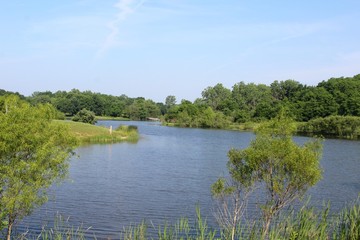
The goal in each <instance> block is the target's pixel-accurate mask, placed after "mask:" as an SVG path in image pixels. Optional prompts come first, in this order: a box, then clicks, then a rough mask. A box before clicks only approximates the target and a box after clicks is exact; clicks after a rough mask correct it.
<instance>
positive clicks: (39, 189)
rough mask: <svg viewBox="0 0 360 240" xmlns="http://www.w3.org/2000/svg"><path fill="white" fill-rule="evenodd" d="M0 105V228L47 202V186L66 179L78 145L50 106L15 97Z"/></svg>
mask: <svg viewBox="0 0 360 240" xmlns="http://www.w3.org/2000/svg"><path fill="white" fill-rule="evenodd" d="M0 102H3V104H2V105H1V108H0V217H2V218H1V219H0V227H1V223H6V226H5V227H7V239H8V240H10V238H11V232H12V227H13V224H14V223H15V222H16V221H17V220H20V219H22V218H23V217H25V216H27V215H29V214H30V213H31V212H32V211H33V209H34V208H36V207H38V206H40V205H42V204H43V203H44V202H46V201H47V194H46V189H47V188H48V187H49V186H50V185H51V184H52V183H53V182H54V181H57V180H61V179H63V178H64V177H65V176H66V174H67V170H68V161H67V160H68V158H69V157H70V156H71V153H72V149H73V147H74V146H75V144H76V141H75V139H74V138H73V137H72V136H71V135H70V134H69V132H68V129H67V128H66V127H65V126H63V125H60V124H58V123H57V122H54V121H53V120H52V119H53V117H54V116H55V115H56V110H55V109H54V108H53V107H52V106H51V105H48V104H47V105H38V106H30V105H29V104H28V103H26V102H23V101H21V100H20V99H19V98H18V97H16V96H9V97H6V98H4V99H2V100H1V101H0Z"/></svg>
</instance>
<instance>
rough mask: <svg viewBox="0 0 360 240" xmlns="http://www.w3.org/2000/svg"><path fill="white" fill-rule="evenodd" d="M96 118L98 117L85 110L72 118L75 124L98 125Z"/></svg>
mask: <svg viewBox="0 0 360 240" xmlns="http://www.w3.org/2000/svg"><path fill="white" fill-rule="evenodd" d="M95 118H96V116H95V113H94V112H92V111H89V110H87V109H85V108H83V109H82V110H80V111H79V112H78V113H77V114H76V115H75V116H74V117H73V118H72V120H73V121H74V122H83V123H90V124H95V123H96V120H95Z"/></svg>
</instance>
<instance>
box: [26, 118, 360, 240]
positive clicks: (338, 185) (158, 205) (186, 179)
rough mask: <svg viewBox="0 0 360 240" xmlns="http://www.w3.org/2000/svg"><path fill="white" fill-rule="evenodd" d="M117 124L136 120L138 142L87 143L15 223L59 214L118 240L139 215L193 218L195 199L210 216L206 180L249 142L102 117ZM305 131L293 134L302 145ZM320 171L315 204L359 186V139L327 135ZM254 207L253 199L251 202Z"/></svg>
mask: <svg viewBox="0 0 360 240" xmlns="http://www.w3.org/2000/svg"><path fill="white" fill-rule="evenodd" d="M99 124H100V125H106V126H110V125H112V126H113V128H116V127H117V125H119V124H127V125H137V126H138V129H139V132H140V134H141V139H140V140H139V142H138V143H136V144H133V143H118V144H112V145H89V146H85V147H80V148H79V149H77V154H78V155H79V158H74V159H72V160H71V166H70V179H71V181H66V182H65V183H63V184H61V185H60V186H54V187H53V188H52V189H51V192H52V193H53V194H54V195H55V196H56V198H55V199H53V200H51V201H49V202H48V203H47V204H45V205H44V206H43V207H41V208H40V209H38V210H36V211H35V212H34V214H33V215H32V216H30V217H28V218H27V219H26V220H25V221H24V223H23V224H22V225H21V228H20V229H23V228H24V227H25V228H29V229H30V230H33V229H37V230H39V229H40V228H41V226H42V225H43V224H45V223H47V222H48V221H49V226H52V221H53V220H54V216H55V215H56V213H60V214H62V215H63V216H65V217H68V216H70V220H69V221H70V223H72V224H74V225H79V224H81V223H82V224H83V226H84V227H85V228H86V227H89V226H91V227H92V229H91V231H92V232H96V233H97V236H98V237H99V239H100V238H102V237H103V238H105V237H107V236H111V237H112V238H118V237H119V232H120V231H121V230H122V229H123V226H129V225H130V224H134V223H139V222H140V221H142V220H143V219H147V220H149V221H151V222H152V223H153V224H154V225H156V224H158V223H164V221H165V220H169V221H171V220H174V219H178V218H180V217H182V216H188V217H190V218H193V217H194V216H195V206H196V204H200V206H201V208H202V213H203V214H204V215H205V216H207V219H208V222H209V223H210V224H214V219H213V216H212V211H211V209H212V199H211V194H210V186H211V184H212V183H213V182H214V181H215V180H216V179H217V178H218V177H220V176H223V175H226V174H227V169H226V162H227V160H228V159H227V152H228V150H229V149H230V148H244V147H247V146H248V144H249V142H250V140H251V139H252V138H253V137H254V135H253V134H252V133H249V132H236V131H222V130H202V129H185V128H170V127H163V126H160V125H159V124H158V123H152V122H113V121H101V122H100V123H99ZM306 140H307V138H305V137H297V138H296V141H298V142H299V143H301V142H304V141H306ZM321 165H322V166H323V168H324V177H323V179H322V180H321V181H320V182H319V184H318V185H317V186H316V187H314V188H313V189H311V190H310V194H311V195H312V202H314V204H319V205H321V203H322V201H328V200H330V201H331V203H332V207H333V208H335V209H339V208H341V207H342V206H343V205H344V203H345V202H346V201H350V200H353V199H355V198H356V197H357V196H358V194H359V192H360V174H359V173H360V172H359V170H360V141H346V140H326V141H325V142H324V154H323V159H322V161H321ZM252 206H253V205H251V204H250V208H251V207H252Z"/></svg>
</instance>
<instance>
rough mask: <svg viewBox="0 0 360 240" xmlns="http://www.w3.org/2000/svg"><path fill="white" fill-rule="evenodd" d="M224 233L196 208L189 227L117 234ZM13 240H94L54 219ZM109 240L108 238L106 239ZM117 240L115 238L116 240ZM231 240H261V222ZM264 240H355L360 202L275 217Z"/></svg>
mask: <svg viewBox="0 0 360 240" xmlns="http://www.w3.org/2000/svg"><path fill="white" fill-rule="evenodd" d="M228 233H229V231H226V229H219V230H216V229H213V228H211V227H210V226H208V224H207V221H206V219H203V217H202V215H201V212H200V208H199V207H197V208H196V219H195V222H194V224H190V223H189V220H188V219H187V218H180V219H179V220H178V221H176V223H175V224H174V225H171V224H169V223H167V222H165V223H164V224H163V225H161V226H158V227H156V226H154V225H152V224H147V223H146V222H145V221H143V222H141V223H140V224H138V225H133V226H129V227H125V228H123V231H122V232H121V233H119V236H120V239H124V240H146V239H159V240H218V239H224V240H227V239H230V235H229V234H228ZM0 236H1V233H0ZM13 239H16V240H40V239H41V240H60V239H79V240H83V239H94V240H96V239H97V237H96V235H95V234H94V233H91V228H87V229H84V228H83V227H82V226H80V227H77V228H75V227H73V226H71V224H70V223H69V221H68V219H63V218H62V217H61V216H60V215H59V216H57V218H56V220H55V223H54V226H53V227H50V228H48V227H47V226H44V227H43V228H42V230H41V233H39V234H33V233H31V232H25V233H22V234H19V235H17V236H16V237H14V238H13ZM108 239H111V238H108ZM116 239H118V238H116ZM235 239H239V240H243V239H248V240H258V239H260V240H261V239H263V236H262V224H261V219H258V220H257V221H248V222H242V223H240V225H239V226H238V227H237V231H236V237H235ZM267 239H268V240H285V239H286V240H288V239H289V240H302V239H309V240H313V239H317V240H318V239H319V240H322V239H323V240H328V239H333V240H358V239H360V200H359V199H357V200H356V201H354V202H353V203H351V204H349V205H347V206H346V207H344V208H343V209H342V210H341V211H340V212H339V213H334V214H332V215H331V214H330V204H326V205H324V206H323V208H321V209H316V208H314V207H309V206H308V205H307V204H305V205H304V206H303V207H302V208H300V209H299V210H298V211H295V210H291V211H288V212H286V213H284V214H281V215H279V216H277V218H276V219H275V221H274V224H273V225H272V226H271V228H270V231H269V235H268V238H267Z"/></svg>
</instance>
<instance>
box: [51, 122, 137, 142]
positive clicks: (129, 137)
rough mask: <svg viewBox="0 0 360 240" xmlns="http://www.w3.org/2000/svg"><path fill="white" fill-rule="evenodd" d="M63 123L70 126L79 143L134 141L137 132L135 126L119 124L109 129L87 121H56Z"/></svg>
mask: <svg viewBox="0 0 360 240" xmlns="http://www.w3.org/2000/svg"><path fill="white" fill-rule="evenodd" d="M56 122H57V123H59V124H65V125H67V126H68V127H69V128H70V132H71V133H72V134H73V135H74V136H75V137H76V138H77V139H78V141H79V142H80V144H90V143H115V142H122V141H128V142H136V141H138V139H139V133H138V131H137V127H136V126H125V125H121V126H119V127H118V128H117V129H115V130H113V131H110V129H109V128H106V127H103V126H95V125H91V124H87V123H81V122H73V121H56Z"/></svg>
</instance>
